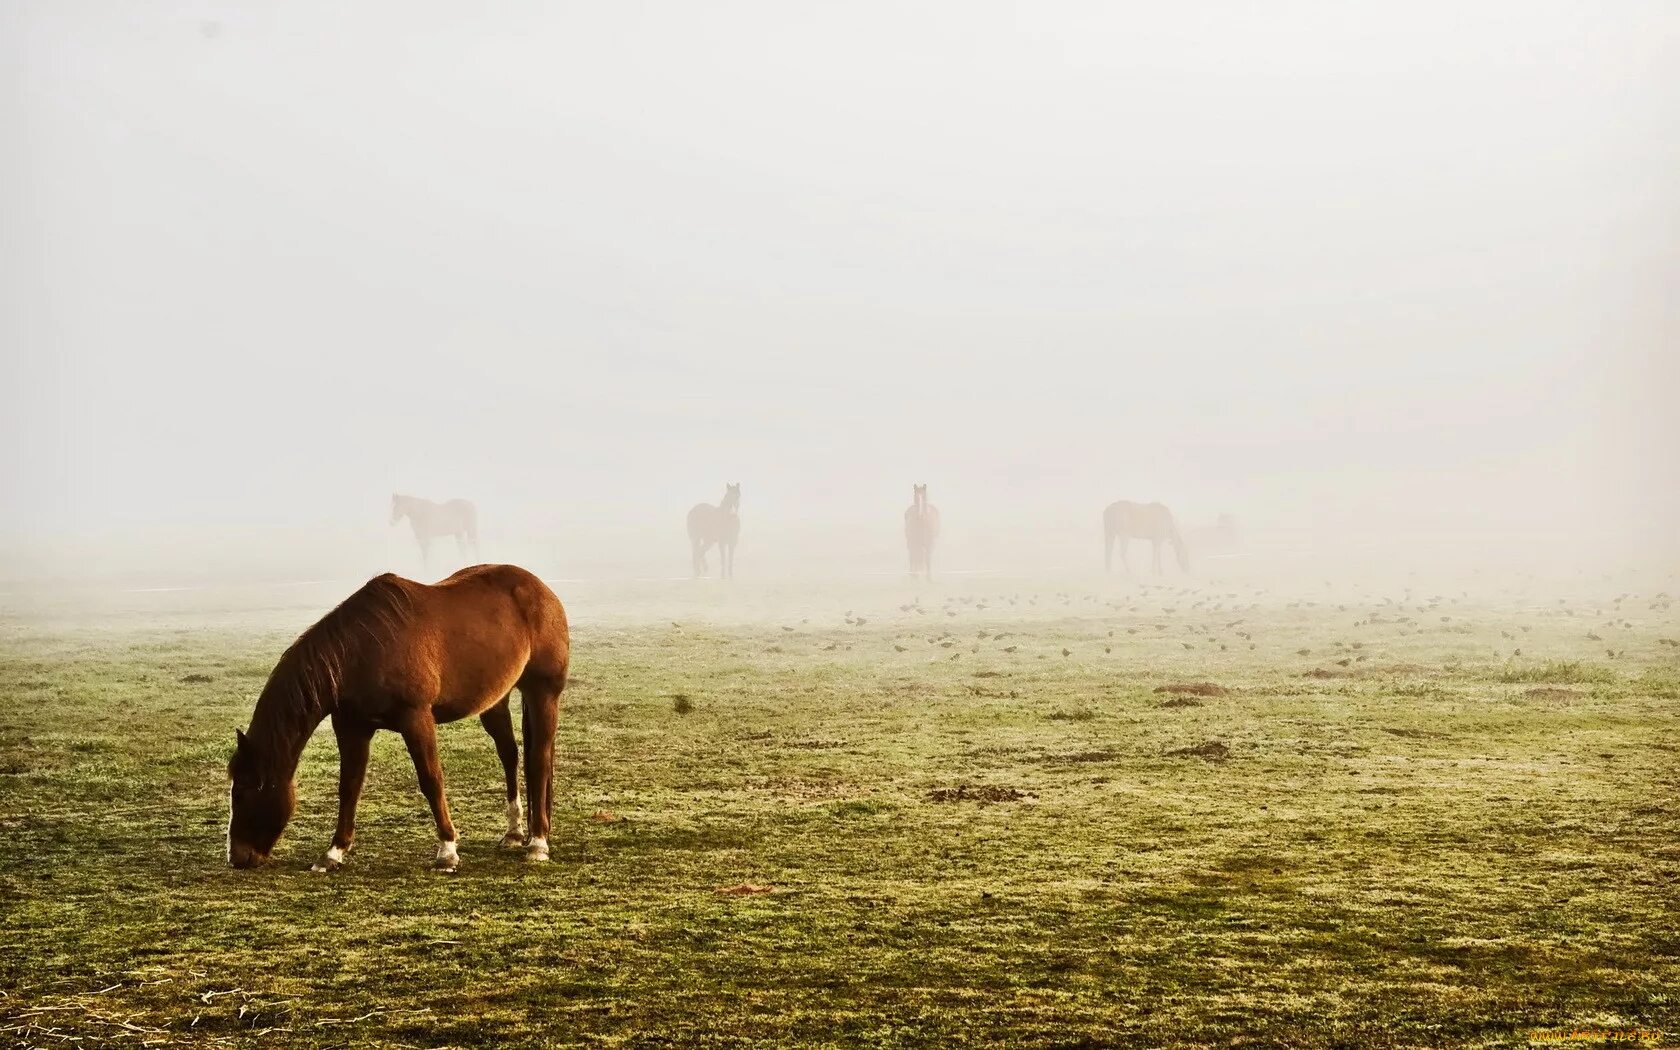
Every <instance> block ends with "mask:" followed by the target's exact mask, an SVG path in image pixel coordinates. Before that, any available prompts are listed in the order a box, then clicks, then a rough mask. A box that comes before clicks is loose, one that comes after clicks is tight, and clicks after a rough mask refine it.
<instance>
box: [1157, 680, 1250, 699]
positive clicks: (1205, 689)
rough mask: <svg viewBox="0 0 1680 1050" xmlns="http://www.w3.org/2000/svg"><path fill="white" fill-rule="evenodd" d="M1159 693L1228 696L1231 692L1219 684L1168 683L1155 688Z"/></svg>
mask: <svg viewBox="0 0 1680 1050" xmlns="http://www.w3.org/2000/svg"><path fill="white" fill-rule="evenodd" d="M1155 691H1156V692H1157V693H1188V694H1189V695H1191V696H1227V695H1229V694H1230V692H1231V691H1230V690H1229V689H1227V688H1225V687H1224V686H1222V685H1220V684H1218V683H1217V682H1168V683H1167V684H1166V685H1158V686H1156V687H1155Z"/></svg>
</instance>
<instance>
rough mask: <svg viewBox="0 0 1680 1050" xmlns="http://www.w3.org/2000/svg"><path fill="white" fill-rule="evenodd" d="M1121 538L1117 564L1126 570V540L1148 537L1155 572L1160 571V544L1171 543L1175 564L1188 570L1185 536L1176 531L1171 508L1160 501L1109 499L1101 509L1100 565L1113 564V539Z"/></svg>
mask: <svg viewBox="0 0 1680 1050" xmlns="http://www.w3.org/2000/svg"><path fill="white" fill-rule="evenodd" d="M1115 540H1119V541H1120V565H1121V567H1122V568H1124V569H1125V570H1126V572H1127V573H1130V572H1131V571H1132V567H1131V565H1130V564H1128V563H1127V561H1126V541H1127V540H1148V541H1149V542H1150V544H1151V545H1152V546H1153V547H1154V548H1155V574H1156V575H1157V576H1158V575H1160V573H1161V544H1163V543H1170V544H1172V545H1173V549H1174V550H1175V551H1176V552H1177V553H1178V567H1179V568H1180V569H1183V570H1184V571H1185V572H1189V571H1190V552H1189V551H1188V550H1187V549H1186V548H1185V546H1184V537H1183V536H1180V535H1179V533H1178V523H1177V522H1175V521H1174V520H1173V516H1172V511H1170V510H1168V509H1167V508H1166V507H1165V506H1164V505H1163V504H1160V503H1132V502H1130V501H1129V500H1121V501H1119V502H1118V503H1110V504H1109V505H1108V509H1106V510H1104V511H1103V565H1104V566H1105V567H1106V568H1108V569H1109V570H1110V571H1112V570H1113V568H1114V541H1115Z"/></svg>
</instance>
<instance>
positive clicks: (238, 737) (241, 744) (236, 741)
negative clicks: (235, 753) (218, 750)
mask: <svg viewBox="0 0 1680 1050" xmlns="http://www.w3.org/2000/svg"><path fill="white" fill-rule="evenodd" d="M245 742H246V736H245V730H243V729H235V730H234V731H233V746H234V747H235V748H236V749H238V750H240V751H243V750H245Z"/></svg>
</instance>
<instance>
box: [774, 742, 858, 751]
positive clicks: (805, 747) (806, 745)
mask: <svg viewBox="0 0 1680 1050" xmlns="http://www.w3.org/2000/svg"><path fill="white" fill-rule="evenodd" d="M782 746H783V747H791V748H793V749H794V750H795V751H832V750H834V749H835V748H837V747H845V746H846V742H845V741H844V740H787V741H783V743H782Z"/></svg>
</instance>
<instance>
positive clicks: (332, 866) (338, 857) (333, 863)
mask: <svg viewBox="0 0 1680 1050" xmlns="http://www.w3.org/2000/svg"><path fill="white" fill-rule="evenodd" d="M348 849H349V847H348V846H346V847H345V848H344V849H340V848H339V847H337V846H329V847H328V848H327V852H326V855H325V856H323V857H322V858H321V859H320V860H318V861H316V862H315V863H314V864H311V865H310V866H309V870H310V871H319V872H327V871H337V870H338V869H339V868H342V867H344V854H345V852H346V850H348Z"/></svg>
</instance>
